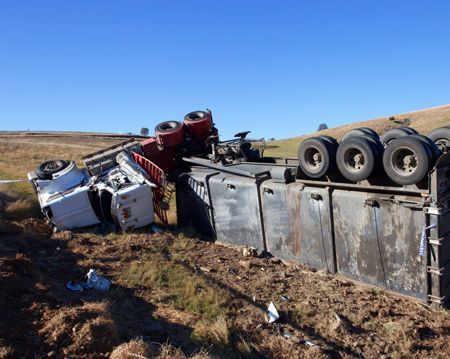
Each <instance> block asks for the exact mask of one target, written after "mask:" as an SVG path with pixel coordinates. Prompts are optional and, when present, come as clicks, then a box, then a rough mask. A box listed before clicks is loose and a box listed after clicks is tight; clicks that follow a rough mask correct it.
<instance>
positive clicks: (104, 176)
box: [28, 151, 155, 231]
mask: <svg viewBox="0 0 450 359" xmlns="http://www.w3.org/2000/svg"><path fill="white" fill-rule="evenodd" d="M97 172H98V174H96V175H92V174H90V173H89V171H88V169H87V168H84V169H80V168H78V167H77V166H76V164H75V162H73V161H71V162H67V161H63V160H52V161H46V162H44V163H42V164H40V165H39V166H38V167H37V168H36V171H35V172H30V173H29V174H28V178H29V179H30V180H31V182H32V184H33V186H34V189H35V192H36V194H37V197H38V200H39V204H40V206H41V209H42V212H43V213H44V215H45V216H46V218H47V220H48V222H49V223H50V224H52V225H53V226H54V228H55V230H56V231H60V230H65V229H75V228H81V227H88V226H92V225H95V224H99V223H102V222H107V223H111V224H114V225H115V226H116V227H117V228H118V229H121V230H123V231H128V230H132V229H135V228H140V227H143V226H146V225H148V224H150V223H152V222H153V221H154V210H153V203H152V187H155V185H154V184H153V183H151V182H150V181H149V179H148V176H146V173H145V171H143V170H142V169H141V168H140V167H139V166H138V165H137V164H136V162H134V161H133V159H132V158H131V157H130V156H129V155H128V153H127V152H125V151H122V152H119V154H118V155H117V156H116V158H115V161H114V163H113V165H112V167H109V168H107V169H106V170H104V171H97Z"/></svg>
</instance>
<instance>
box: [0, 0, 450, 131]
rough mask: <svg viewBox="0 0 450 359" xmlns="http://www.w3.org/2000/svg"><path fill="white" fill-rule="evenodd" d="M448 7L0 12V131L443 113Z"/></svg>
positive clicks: (255, 124)
mask: <svg viewBox="0 0 450 359" xmlns="http://www.w3.org/2000/svg"><path fill="white" fill-rule="evenodd" d="M449 19H450V1H411V0H409V1H393V0H390V1H380V0H374V1H361V0H358V1H349V0H342V1H338V0H334V1H313V0H311V1H275V0H274V1H263V0H258V1H256V0H255V1H252V0H245V1H242V0H240V1H230V0H226V1H225V0H222V1H218V0H216V1H212V0H210V1H195V0H194V1H192V0H188V1H187V0H185V1H177V0H172V1H168V0H165V1H163V0H161V1H150V0H149V1H138V0H136V1H132V0H128V1H113V0H105V1H96V0H76V1H75V0H73V1H63V0H57V1H46V0H39V1H17V0H0V130H26V129H31V130H76V131H104V132H129V131H130V132H139V129H140V128H141V127H142V126H145V127H149V128H150V129H151V132H153V127H154V126H155V125H156V124H157V123H159V122H161V121H165V120H173V119H175V120H181V119H182V118H183V116H184V114H185V113H187V112H189V111H192V110H197V109H204V108H206V107H208V108H210V109H212V110H213V114H214V115H215V122H216V123H217V126H218V128H219V130H220V131H221V134H222V137H230V136H232V135H233V134H234V133H235V132H238V131H241V130H252V134H253V135H254V137H262V136H264V137H266V138H268V137H275V138H285V137H291V136H294V135H299V134H302V133H308V132H312V131H314V130H315V129H316V128H317V126H318V125H319V123H321V122H325V123H327V124H328V125H329V126H330V127H331V126H337V125H340V124H344V123H347V122H353V121H358V120H364V119H368V118H372V117H376V116H380V115H388V114H392V113H399V112H406V111H409V110H415V109H421V108H425V107H430V106H436V105H443V104H447V103H449V102H450V20H449Z"/></svg>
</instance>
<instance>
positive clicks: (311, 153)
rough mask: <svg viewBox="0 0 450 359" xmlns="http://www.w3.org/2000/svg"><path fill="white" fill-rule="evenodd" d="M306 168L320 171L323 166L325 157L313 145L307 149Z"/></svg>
mask: <svg viewBox="0 0 450 359" xmlns="http://www.w3.org/2000/svg"><path fill="white" fill-rule="evenodd" d="M305 164H306V168H307V169H308V170H310V171H311V172H318V171H319V170H320V169H321V168H322V166H323V159H322V155H321V153H320V151H319V150H318V149H317V148H314V147H311V148H308V149H307V150H306V151H305Z"/></svg>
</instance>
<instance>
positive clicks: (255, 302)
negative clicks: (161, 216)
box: [0, 219, 450, 358]
mask: <svg viewBox="0 0 450 359" xmlns="http://www.w3.org/2000/svg"><path fill="white" fill-rule="evenodd" d="M0 236H1V242H0V288H1V291H0V307H1V308H2V320H1V321H0V356H3V357H6V358H9V357H10V358H17V357H30V358H34V357H36V358H37V357H55V358H63V357H67V358H69V357H70V358H85V357H89V358H90V357H92V358H93V357H109V356H112V357H115V358H118V357H124V358H126V357H129V358H132V357H135V358H142V357H160V358H162V357H164V358H170V357H174V358H184V357H196V358H208V357H220V358H224V357H227V358H228V357H230V358H232V357H255V358H256V357H268V358H303V357H304V358H353V357H361V358H410V357H416V358H427V357H433V358H434V357H439V356H440V357H448V356H449V355H450V344H449V334H450V316H449V314H448V312H447V311H444V310H439V311H437V310H432V309H430V308H428V307H426V306H424V305H422V304H420V303H419V302H416V301H414V300H411V299H407V298H403V297H400V296H397V295H394V294H391V293H386V292H384V291H383V290H380V289H375V288H371V287H367V286H362V285H358V284H355V283H353V282H350V281H348V280H345V279H342V278H339V277H336V276H334V275H331V274H327V273H323V272H316V271H313V270H311V269H309V268H307V267H304V266H295V265H287V264H284V263H281V262H279V261H278V260H276V259H272V258H253V257H250V258H248V257H243V255H242V253H241V251H240V250H237V249H233V248H227V247H224V246H220V245H218V244H214V243H208V242H204V241H200V240H197V239H195V238H189V237H187V236H186V235H185V234H181V233H175V232H167V233H153V234H151V233H145V232H141V233H134V234H124V235H120V234H114V233H109V234H95V233H93V232H92V231H91V232H78V233H71V232H62V233H57V234H52V233H51V231H50V228H49V227H47V226H46V224H45V223H44V222H43V221H41V220H39V219H26V220H22V221H5V220H2V221H1V223H0ZM90 268H94V269H96V270H97V271H98V272H99V273H100V274H102V275H104V276H105V277H106V278H108V279H110V280H111V281H112V287H111V289H110V290H109V291H108V292H100V291H96V290H93V289H90V290H85V291H83V292H73V291H70V290H68V289H67V288H66V284H67V283H68V282H69V281H76V282H81V281H83V280H84V276H85V274H86V273H87V271H88V270H89V269H90ZM161 269H162V270H161ZM172 274H173V275H172ZM188 283H195V286H194V291H193V292H192V291H190V289H189V288H190V287H189V285H188ZM180 288H182V290H180ZM198 298H200V299H198ZM270 302H273V303H274V304H275V306H276V308H277V309H278V311H279V313H280V319H279V321H277V322H276V323H273V324H268V323H267V322H266V319H265V312H266V308H267V306H268V305H269V303H270ZM132 340H135V341H136V340H138V341H140V342H138V343H140V345H141V347H139V345H138V347H139V348H138V349H142V350H144V352H145V353H146V354H145V355H141V354H138V352H134V353H133V352H130V351H129V350H135V351H136V350H138V349H136V348H135V349H133V344H134V346H136V343H135V342H133V343H131V344H129V346H128V347H129V348H131V349H129V350H123V345H124V344H123V343H127V342H129V341H132ZM121 344H122V346H121V347H119V345H121ZM142 346H143V347H142ZM128 347H127V348H128ZM115 348H116V351H115ZM117 348H119V349H117ZM120 348H122V349H120ZM117 353H119V354H117Z"/></svg>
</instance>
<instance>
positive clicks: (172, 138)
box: [155, 121, 184, 147]
mask: <svg viewBox="0 0 450 359" xmlns="http://www.w3.org/2000/svg"><path fill="white" fill-rule="evenodd" d="M155 135H156V140H157V143H158V144H159V145H162V146H164V147H175V146H177V145H179V144H181V143H183V141H184V129H183V125H182V124H181V123H180V122H178V121H164V122H161V123H159V124H158V125H156V127H155Z"/></svg>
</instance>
